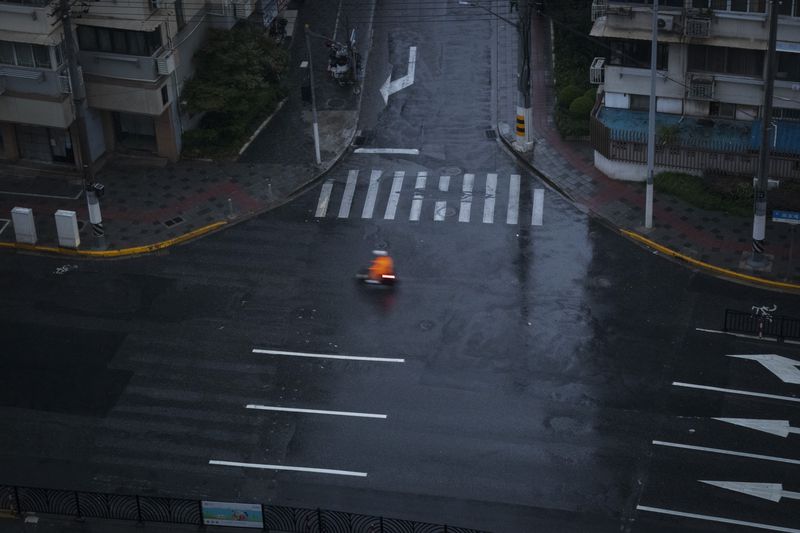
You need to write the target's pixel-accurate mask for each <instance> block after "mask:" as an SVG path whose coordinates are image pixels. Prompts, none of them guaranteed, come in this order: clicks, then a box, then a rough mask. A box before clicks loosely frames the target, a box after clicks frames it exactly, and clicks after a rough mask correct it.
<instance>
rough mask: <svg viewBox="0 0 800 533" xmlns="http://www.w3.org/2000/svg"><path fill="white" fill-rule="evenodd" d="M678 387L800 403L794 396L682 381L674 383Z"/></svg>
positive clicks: (799, 399)
mask: <svg viewBox="0 0 800 533" xmlns="http://www.w3.org/2000/svg"><path fill="white" fill-rule="evenodd" d="M672 384H673V385H675V386H676V387H686V388H689V389H700V390H711V391H717V392H724V393H727V394H741V395H742V396H755V397H756V398H769V399H771V400H785V401H787V402H800V398H793V397H792V396H778V395H777V394H766V393H763V392H751V391H746V390H736V389H723V388H721V387H711V386H710V385H695V384H693V383H682V382H680V381H673V382H672Z"/></svg>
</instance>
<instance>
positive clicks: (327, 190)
mask: <svg viewBox="0 0 800 533" xmlns="http://www.w3.org/2000/svg"><path fill="white" fill-rule="evenodd" d="M332 190H333V180H327V181H325V183H323V184H322V189H320V191H319V201H318V202H317V212H316V213H315V214H314V216H315V217H317V218H320V217H324V216H325V214H326V213H327V212H328V203H329V202H330V200H331V191H332Z"/></svg>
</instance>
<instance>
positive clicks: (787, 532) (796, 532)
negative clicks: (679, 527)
mask: <svg viewBox="0 0 800 533" xmlns="http://www.w3.org/2000/svg"><path fill="white" fill-rule="evenodd" d="M636 509H637V510H639V511H649V512H651V513H659V514H666V515H672V516H680V517H682V518H696V519H697V520H705V521H707V522H719V523H721V524H733V525H736V526H748V527H753V528H756V529H768V530H770V531H780V532H781V533H800V529H793V528H790V527H783V526H772V525H769V524H759V523H758V522H745V521H744V520H734V519H733V518H723V517H721V516H711V515H707V514H695V513H684V512H683V511H673V510H672V509H662V508H660V507H649V506H647V505H637V506H636Z"/></svg>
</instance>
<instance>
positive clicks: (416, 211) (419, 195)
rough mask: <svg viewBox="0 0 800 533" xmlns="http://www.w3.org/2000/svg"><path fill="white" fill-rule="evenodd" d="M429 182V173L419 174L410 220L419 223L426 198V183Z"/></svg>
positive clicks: (415, 185) (420, 172) (422, 172)
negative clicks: (423, 201) (423, 200)
mask: <svg viewBox="0 0 800 533" xmlns="http://www.w3.org/2000/svg"><path fill="white" fill-rule="evenodd" d="M427 180H428V173H427V172H425V171H419V172H417V182H416V183H415V184H414V199H413V200H411V214H409V215H408V220H411V221H413V222H417V221H418V220H419V215H420V213H421V212H422V199H423V198H424V196H425V182H426V181H427Z"/></svg>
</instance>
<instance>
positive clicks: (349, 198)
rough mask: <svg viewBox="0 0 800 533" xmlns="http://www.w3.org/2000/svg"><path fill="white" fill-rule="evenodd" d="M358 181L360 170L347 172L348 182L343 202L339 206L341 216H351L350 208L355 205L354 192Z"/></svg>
mask: <svg viewBox="0 0 800 533" xmlns="http://www.w3.org/2000/svg"><path fill="white" fill-rule="evenodd" d="M357 181H358V170H351V171H350V172H348V173H347V184H346V185H345V186H344V194H342V204H341V205H340V206H339V218H347V217H349V216H350V208H351V207H352V206H353V194H355V192H356V182H357Z"/></svg>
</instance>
